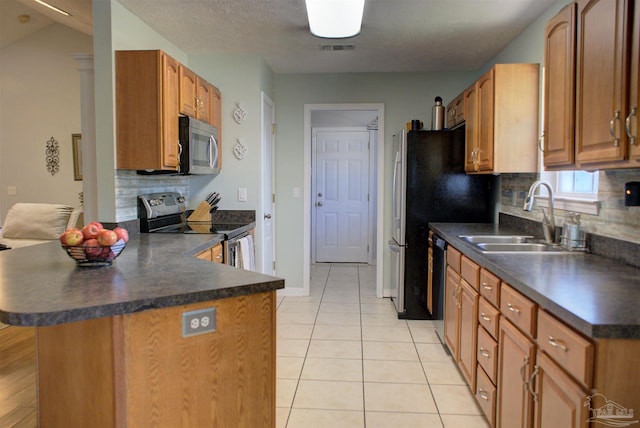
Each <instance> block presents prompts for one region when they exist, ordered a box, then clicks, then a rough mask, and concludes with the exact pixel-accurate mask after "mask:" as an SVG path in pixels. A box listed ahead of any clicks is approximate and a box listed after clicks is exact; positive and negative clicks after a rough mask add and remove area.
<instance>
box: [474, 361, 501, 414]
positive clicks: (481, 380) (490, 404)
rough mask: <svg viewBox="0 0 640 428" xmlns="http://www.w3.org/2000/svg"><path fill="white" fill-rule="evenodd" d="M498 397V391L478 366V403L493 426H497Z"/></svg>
mask: <svg viewBox="0 0 640 428" xmlns="http://www.w3.org/2000/svg"><path fill="white" fill-rule="evenodd" d="M496 395H497V389H496V387H495V385H494V384H493V383H492V382H491V379H489V376H487V374H486V373H485V372H484V370H483V369H482V367H481V366H479V365H478V378H477V382H476V401H477V402H478V404H479V405H480V408H481V409H482V412H483V413H484V415H485V416H486V418H487V420H488V421H489V423H490V424H491V426H495V424H496Z"/></svg>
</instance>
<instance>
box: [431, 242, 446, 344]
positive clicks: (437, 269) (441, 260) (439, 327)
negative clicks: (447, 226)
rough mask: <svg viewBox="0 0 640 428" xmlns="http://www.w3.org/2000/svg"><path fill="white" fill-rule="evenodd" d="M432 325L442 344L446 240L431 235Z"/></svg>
mask: <svg viewBox="0 0 640 428" xmlns="http://www.w3.org/2000/svg"><path fill="white" fill-rule="evenodd" d="M431 239H432V243H433V273H432V275H433V277H432V280H433V283H432V284H433V285H432V286H433V298H434V300H435V302H434V305H433V307H434V314H433V315H434V316H433V321H432V322H433V325H434V327H435V328H436V334H437V335H438V338H439V339H440V342H442V343H443V344H444V311H445V304H444V299H445V278H446V276H447V242H446V241H445V240H444V239H442V238H440V237H439V236H437V235H433V237H432V238H431Z"/></svg>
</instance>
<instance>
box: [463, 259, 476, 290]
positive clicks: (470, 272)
mask: <svg viewBox="0 0 640 428" xmlns="http://www.w3.org/2000/svg"><path fill="white" fill-rule="evenodd" d="M460 276H462V277H463V278H464V279H465V280H466V281H467V283H468V284H469V285H470V286H472V287H473V288H475V289H476V290H478V287H479V284H480V266H478V265H477V264H476V262H474V261H473V260H471V259H470V258H468V257H465V256H462V258H461V259H460Z"/></svg>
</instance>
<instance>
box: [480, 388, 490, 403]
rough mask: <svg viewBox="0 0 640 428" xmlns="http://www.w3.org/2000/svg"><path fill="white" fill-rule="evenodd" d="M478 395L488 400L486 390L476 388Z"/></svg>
mask: <svg viewBox="0 0 640 428" xmlns="http://www.w3.org/2000/svg"><path fill="white" fill-rule="evenodd" d="M478 395H479V396H480V398H482V399H483V400H486V401H489V394H487V392H486V391H485V390H484V389H482V388H480V389H479V390H478Z"/></svg>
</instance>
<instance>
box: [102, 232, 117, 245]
mask: <svg viewBox="0 0 640 428" xmlns="http://www.w3.org/2000/svg"><path fill="white" fill-rule="evenodd" d="M97 239H98V243H100V245H102V246H103V247H110V246H112V245H113V244H115V243H116V241H117V240H118V235H117V234H116V233H115V232H114V231H113V230H109V229H102V230H101V231H99V232H98V238H97Z"/></svg>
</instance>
